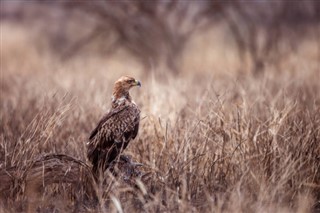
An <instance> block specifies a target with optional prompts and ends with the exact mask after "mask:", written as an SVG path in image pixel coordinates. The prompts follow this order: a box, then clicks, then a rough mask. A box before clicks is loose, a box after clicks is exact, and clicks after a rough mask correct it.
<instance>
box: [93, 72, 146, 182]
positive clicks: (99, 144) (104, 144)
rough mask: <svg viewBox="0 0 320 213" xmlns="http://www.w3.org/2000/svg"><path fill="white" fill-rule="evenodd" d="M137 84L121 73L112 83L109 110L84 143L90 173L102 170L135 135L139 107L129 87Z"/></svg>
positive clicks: (138, 84) (138, 83) (136, 81)
mask: <svg viewBox="0 0 320 213" xmlns="http://www.w3.org/2000/svg"><path fill="white" fill-rule="evenodd" d="M135 86H139V87H141V83H140V81H138V80H136V79H134V78H132V77H129V76H122V77H121V78H120V79H118V80H117V81H116V82H115V83H114V87H113V94H112V98H111V100H112V102H111V109H110V110H109V112H108V113H106V114H105V115H104V116H103V117H102V119H101V120H100V121H99V122H98V124H97V126H96V127H95V128H94V129H93V130H92V132H91V134H90V136H89V142H88V143H87V157H88V159H89V161H90V162H91V164H92V171H93V174H95V175H96V176H97V175H98V174H99V172H100V171H105V170H106V169H108V168H109V167H110V165H111V163H112V162H113V161H114V160H115V159H117V157H119V156H120V154H121V152H122V151H123V150H124V149H125V148H126V147H127V146H128V144H129V142H130V141H131V140H133V139H135V137H136V136H137V134H138V130H139V122H140V109H139V108H138V106H137V105H136V103H135V102H134V101H133V100H132V97H131V96H130V94H129V90H130V89H131V88H133V87H135Z"/></svg>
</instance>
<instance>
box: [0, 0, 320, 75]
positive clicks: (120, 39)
mask: <svg viewBox="0 0 320 213" xmlns="http://www.w3.org/2000/svg"><path fill="white" fill-rule="evenodd" d="M5 5H6V6H5ZM19 5H20V7H19ZM30 5H41V7H42V8H44V9H43V10H36V11H34V10H31V8H32V7H31V6H30ZM4 6H5V7H4ZM14 8H16V10H14ZM17 8H18V9H17ZM26 10H29V13H28V12H26ZM30 10H31V11H32V12H30ZM14 11H18V12H14ZM44 11H45V12H44ZM48 11H54V12H52V13H51V16H56V17H58V18H56V20H57V22H59V24H58V26H59V27H54V25H53V24H48V23H46V21H47V20H45V19H44V21H43V22H44V25H46V30H45V31H47V32H49V34H50V35H51V36H50V37H51V43H52V47H53V49H56V50H57V51H58V52H59V53H61V49H63V54H62V58H63V59H68V58H70V57H72V56H73V55H75V54H78V53H79V51H81V49H83V48H84V47H85V46H86V45H88V44H91V43H94V42H96V41H97V40H99V39H100V40H99V41H100V43H99V44H100V46H102V47H101V48H102V49H104V50H105V51H104V54H112V53H114V52H115V51H116V50H117V49H120V48H122V49H125V50H126V51H127V52H129V53H130V54H131V55H132V56H134V57H136V59H137V60H139V61H140V62H141V63H142V64H143V65H144V67H145V69H146V70H151V68H152V67H153V66H157V65H159V64H165V65H166V66H167V68H169V70H171V71H173V72H174V73H178V71H179V60H180V57H181V55H182V53H183V52H184V50H185V47H186V44H187V43H188V41H189V39H190V38H191V37H192V35H193V34H194V32H198V31H203V32H204V31H205V30H206V29H210V28H211V27H212V26H215V25H216V24H217V23H223V24H225V25H226V26H228V29H229V32H230V33H229V36H230V38H231V39H232V40H233V41H234V43H235V44H236V46H237V49H238V53H239V57H240V60H241V61H242V62H243V63H244V66H243V69H244V70H248V68H249V67H250V71H251V72H252V73H254V74H259V73H261V72H262V71H263V70H264V69H265V65H266V64H268V63H269V64H270V63H271V64H275V65H277V63H278V62H280V61H281V60H283V59H284V58H285V57H286V56H287V55H288V53H289V52H290V51H292V50H294V49H295V48H296V47H297V45H298V44H299V41H301V39H302V38H303V37H305V36H308V35H309V34H310V33H313V32H314V31H316V33H318V34H319V22H320V15H319V14H320V12H319V11H320V1H317V0H304V1H287V0H279V1H271V2H270V1H267V0H260V1H258V0H252V1H244V0H233V1H223V0H215V1H185V0H153V1H145V0H136V1H130V0H121V1H109V0H100V1H90V0H83V1H80V2H79V1H74V0H65V1H41V0H39V1H33V3H32V4H31V3H30V2H28V4H25V3H20V4H17V3H10V2H5V3H2V7H1V18H4V17H11V18H13V17H15V19H17V18H18V19H19V18H20V19H21V20H23V19H24V18H25V17H26V16H31V15H33V16H35V17H37V18H38V19H39V17H40V18H41V17H44V16H45V14H48ZM12 14H13V15H12ZM74 14H77V16H73V15H74ZM69 19H72V20H73V21H74V20H75V19H76V21H77V23H76V24H75V25H79V26H78V28H79V27H82V28H83V29H85V33H82V34H81V33H79V34H77V33H71V34H70V33H66V32H65V29H67V28H70V26H67V22H68V21H70V20H69ZM84 19H86V20H87V21H84ZM48 29H49V30H48ZM312 30H313V31H312ZM311 31H312V32H311ZM74 32H77V31H76V30H75V31H74ZM101 41H102V42H101ZM101 44H102V45H101Z"/></svg>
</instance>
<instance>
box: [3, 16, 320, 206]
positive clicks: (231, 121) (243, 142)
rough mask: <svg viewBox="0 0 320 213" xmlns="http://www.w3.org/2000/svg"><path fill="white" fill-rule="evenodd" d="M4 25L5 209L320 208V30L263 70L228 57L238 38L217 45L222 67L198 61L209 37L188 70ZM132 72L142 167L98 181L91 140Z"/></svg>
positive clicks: (191, 51)
mask: <svg viewBox="0 0 320 213" xmlns="http://www.w3.org/2000/svg"><path fill="white" fill-rule="evenodd" d="M2 24H3V25H2V26H1V30H2V35H1V97H0V104H1V110H0V117H1V121H0V122H1V124H0V169H1V170H0V182H1V186H0V192H1V193H0V198H1V200H0V204H1V206H0V211H4V212H7V211H9V212H25V211H29V212H34V211H38V212H71V211H74V212H97V211H102V212H116V211H118V212H141V211H146V212H212V211H214V212H312V211H314V212H316V211H319V210H320V93H319V91H320V84H319V81H320V77H319V75H320V74H319V71H320V70H319V61H318V60H317V59H318V57H319V52H317V51H319V49H318V48H317V47H316V46H317V44H318V43H317V42H318V41H317V40H316V39H311V38H310V39H307V40H305V41H303V42H301V43H300V46H299V48H298V50H297V51H296V52H293V53H291V54H289V55H288V57H287V60H285V61H284V62H283V63H279V64H278V66H277V67H274V66H272V65H268V64H267V65H265V66H266V67H265V72H264V73H262V74H261V75H260V76H258V77H254V76H253V75H251V74H248V73H247V74H244V73H240V74H239V73H238V72H237V70H239V62H234V63H228V64H227V65H226V64H225V63H224V62H225V61H227V60H223V56H221V55H220V54H219V50H222V49H223V48H226V47H227V46H228V45H227V44H225V45H223V47H221V46H219V42H217V43H215V45H214V48H212V49H209V50H210V51H211V53H212V54H211V57H212V58H211V60H214V61H215V62H217V61H220V63H219V64H216V65H215V66H216V67H212V66H211V65H212V64H211V63H210V64H208V66H207V67H205V66H206V64H204V63H203V62H205V63H206V62H208V59H206V60H204V61H202V62H201V63H198V64H197V62H196V61H195V60H189V59H192V58H196V56H197V55H198V56H199V54H200V56H201V53H200V52H198V51H197V50H198V49H199V45H201V44H202V48H203V49H202V50H203V51H204V52H206V51H207V52H208V51H209V50H208V48H210V47H208V44H207V41H206V40H205V39H204V40H203V41H202V40H201V39H200V38H203V37H201V36H199V37H195V38H194V42H193V43H194V44H196V45H194V46H193V45H189V46H187V47H186V54H185V55H184V56H183V57H182V67H185V69H184V70H183V71H181V72H180V73H179V74H178V75H176V74H175V75H171V73H170V72H164V73H166V75H161V76H162V77H161V78H160V77H157V75H156V74H155V75H153V74H149V75H144V73H143V72H142V71H141V69H140V68H141V67H139V65H137V64H135V63H134V62H133V60H130V58H129V57H127V56H123V55H121V54H122V53H121V54H118V56H117V57H118V58H108V59H104V58H101V57H100V56H98V55H94V54H91V55H87V56H86V57H83V55H81V56H78V57H77V56H75V57H74V58H73V59H71V60H70V61H67V62H61V61H60V60H59V59H58V58H57V57H56V56H55V55H51V53H50V51H49V50H48V51H45V49H44V47H43V46H41V47H39V45H40V44H39V43H41V42H40V41H39V40H35V39H34V35H33V34H32V33H30V32H27V29H26V28H24V27H21V26H15V25H11V24H7V23H5V22H3V23H2ZM197 38H198V39H199V40H197ZM220 39H221V38H220ZM220 43H221V42H220ZM191 44H192V42H191ZM229 45H230V44H229ZM195 46H196V47H195ZM206 48H207V49H206ZM228 48H230V50H228V49H227V50H224V51H227V52H228V51H229V53H230V54H232V52H233V51H234V49H233V47H232V45H230V46H229V47H228ZM217 51H218V52H217ZM226 55H227V54H226ZM228 60H230V58H229V59H228ZM229 62H230V61H229ZM158 69H161V68H157V67H155V68H154V70H153V73H157V72H159V70H158ZM220 70H221V71H220ZM122 74H127V75H132V76H135V77H136V78H137V79H141V81H142V88H141V89H140V90H134V91H133V94H132V96H133V97H134V99H135V101H136V102H137V104H138V105H139V106H140V107H141V110H142V120H141V126H140V132H139V134H138V137H137V139H136V140H135V141H133V142H132V143H131V144H130V145H129V147H128V149H127V150H126V151H125V152H126V154H127V155H130V156H131V157H132V160H133V161H135V162H140V163H142V164H143V166H141V167H134V168H131V167H130V168H129V167H125V169H122V168H121V164H120V166H119V167H120V168H119V170H120V172H118V173H117V174H118V175H116V176H113V175H111V174H110V173H106V175H105V181H104V183H103V184H101V185H97V184H96V183H95V182H94V180H93V178H92V177H91V173H90V165H89V164H88V162H87V159H86V157H85V156H86V147H85V143H86V140H87V137H88V134H89V132H90V130H91V129H92V128H93V127H94V125H95V124H96V122H97V121H98V119H99V118H100V117H101V116H102V114H103V113H104V111H105V110H106V109H107V108H108V107H109V104H110V99H109V96H110V94H111V89H112V83H113V81H114V79H116V78H117V77H119V76H120V75H122Z"/></svg>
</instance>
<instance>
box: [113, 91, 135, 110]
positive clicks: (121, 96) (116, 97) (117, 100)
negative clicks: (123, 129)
mask: <svg viewBox="0 0 320 213" xmlns="http://www.w3.org/2000/svg"><path fill="white" fill-rule="evenodd" d="M111 100H112V107H117V106H119V105H121V104H123V103H125V102H129V103H131V102H132V98H131V96H130V94H129V92H128V91H119V90H118V91H116V92H115V91H114V92H113V95H112V97H111Z"/></svg>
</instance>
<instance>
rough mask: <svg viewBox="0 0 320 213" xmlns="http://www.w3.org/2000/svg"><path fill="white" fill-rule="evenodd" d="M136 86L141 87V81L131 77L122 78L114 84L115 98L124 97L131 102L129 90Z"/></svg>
mask: <svg viewBox="0 0 320 213" xmlns="http://www.w3.org/2000/svg"><path fill="white" fill-rule="evenodd" d="M135 86H139V87H141V83H140V81H138V80H136V79H134V78H132V77H129V76H122V77H121V78H119V79H118V80H117V81H116V82H115V83H114V87H113V98H114V99H120V98H122V97H125V98H127V99H128V100H130V101H131V97H130V95H129V90H130V89H131V88H132V87H135Z"/></svg>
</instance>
